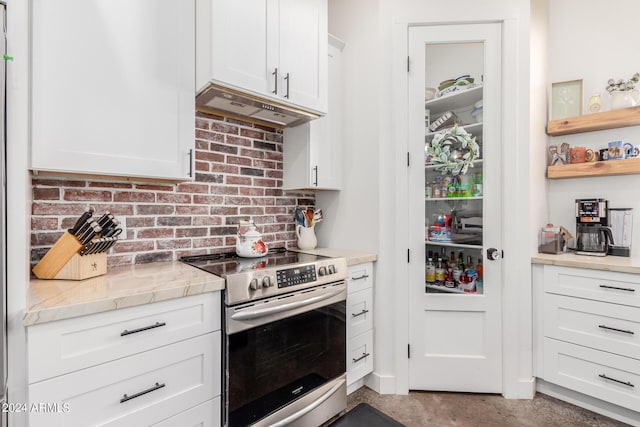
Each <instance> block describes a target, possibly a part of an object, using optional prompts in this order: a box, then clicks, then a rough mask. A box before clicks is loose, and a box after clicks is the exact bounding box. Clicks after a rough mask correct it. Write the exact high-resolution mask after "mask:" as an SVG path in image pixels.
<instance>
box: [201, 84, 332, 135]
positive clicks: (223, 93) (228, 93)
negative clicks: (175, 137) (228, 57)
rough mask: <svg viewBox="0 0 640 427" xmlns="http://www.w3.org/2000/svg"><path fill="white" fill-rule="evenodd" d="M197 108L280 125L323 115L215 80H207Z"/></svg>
mask: <svg viewBox="0 0 640 427" xmlns="http://www.w3.org/2000/svg"><path fill="white" fill-rule="evenodd" d="M196 110H198V111H202V112H207V113H214V114H220V115H224V116H227V117H233V118H237V119H244V120H247V121H250V122H254V123H258V124H264V125H269V126H275V127H278V128H285V127H290V126H297V125H300V124H302V123H306V122H309V121H311V120H315V119H318V118H320V117H321V116H320V115H318V114H315V113H312V112H310V111H305V110H301V109H298V108H295V107H292V106H290V105H286V104H281V103H278V102H277V101H274V100H271V99H267V98H261V97H259V96H256V95H250V94H247V93H243V92H240V91H238V90H234V89H229V88H227V87H224V86H220V85H217V84H215V83H210V84H208V85H207V86H206V87H205V88H204V89H202V90H201V91H200V93H198V94H197V95H196Z"/></svg>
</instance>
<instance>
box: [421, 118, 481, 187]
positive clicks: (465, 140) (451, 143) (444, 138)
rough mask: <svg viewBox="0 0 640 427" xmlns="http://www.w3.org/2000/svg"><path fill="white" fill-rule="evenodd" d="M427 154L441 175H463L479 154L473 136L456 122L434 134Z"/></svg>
mask: <svg viewBox="0 0 640 427" xmlns="http://www.w3.org/2000/svg"><path fill="white" fill-rule="evenodd" d="M427 154H429V155H431V163H432V164H434V165H436V168H435V169H436V170H437V171H438V172H442V175H446V174H451V175H453V176H456V175H465V174H466V173H467V170H468V169H469V167H473V161H474V160H475V159H476V158H477V157H478V156H479V155H480V146H479V145H478V143H477V142H476V137H475V136H471V134H470V133H468V132H467V131H466V130H464V129H462V128H460V127H458V125H457V124H456V125H454V126H453V127H452V128H450V129H446V130H443V131H442V132H438V133H437V134H435V136H434V137H433V140H432V141H431V144H429V145H428V146H427Z"/></svg>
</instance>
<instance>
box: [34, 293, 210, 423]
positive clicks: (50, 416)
mask: <svg viewBox="0 0 640 427" xmlns="http://www.w3.org/2000/svg"><path fill="white" fill-rule="evenodd" d="M219 301H220V294H219V293H209V294H202V295H194V296H189V297H185V298H179V299H174V300H169V301H163V302H159V303H155V304H148V305H143V306H139V307H131V308H126V309H122V310H117V311H112V312H106V313H99V314H94V315H88V316H83V317H78V318H73V319H66V320H62V321H58V322H51V323H45V324H41V325H35V326H32V327H30V328H29V330H28V352H29V358H28V360H29V367H30V371H29V406H30V407H31V408H40V407H42V408H43V409H42V410H41V411H30V414H29V425H30V427H37V426H47V427H49V426H90V425H91V426H94V425H101V426H148V425H155V424H156V423H160V424H159V425H163V426H169V425H203V426H217V425H220V416H219V414H220V396H221V382H222V381H221V355H222V338H221V331H220V319H221V317H220V314H221V313H220V308H219V307H220V305H219ZM150 322H151V323H150ZM123 326H124V328H123ZM104 331H109V333H105V332H104ZM92 333H94V334H95V337H92ZM47 346H50V348H51V351H47V350H46V349H47ZM100 355H102V357H100ZM46 405H49V406H48V407H47V406H46ZM192 421H193V422H192ZM199 423H200V424H199Z"/></svg>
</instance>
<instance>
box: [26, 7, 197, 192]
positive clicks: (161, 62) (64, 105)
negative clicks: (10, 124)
mask: <svg viewBox="0 0 640 427" xmlns="http://www.w3.org/2000/svg"><path fill="white" fill-rule="evenodd" d="M32 11H33V19H32V43H33V44H32V45H33V49H32V61H33V62H32V68H31V69H32V104H31V105H32V109H31V113H32V120H31V123H32V132H31V134H32V136H31V144H32V154H31V167H32V169H35V170H52V171H63V172H79V173H91V174H104V175H117V176H133V177H135V176H140V177H157V178H170V179H185V178H188V177H189V174H190V172H191V167H190V165H191V163H190V161H191V151H190V150H191V149H192V148H193V146H194V132H195V129H194V121H195V113H194V96H193V86H194V67H195V51H194V49H193V46H194V43H195V41H194V16H195V9H194V2H193V1H187V2H183V1H180V2H175V1H169V0H141V1H136V2H130V1H125V0H116V1H100V0H87V1H77V0H59V1H55V2H51V1H46V0H34V2H33V7H32Z"/></svg>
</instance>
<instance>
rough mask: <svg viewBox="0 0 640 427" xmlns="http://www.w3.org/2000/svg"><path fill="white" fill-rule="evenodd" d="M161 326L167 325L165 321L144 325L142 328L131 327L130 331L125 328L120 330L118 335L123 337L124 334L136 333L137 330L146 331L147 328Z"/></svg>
mask: <svg viewBox="0 0 640 427" xmlns="http://www.w3.org/2000/svg"><path fill="white" fill-rule="evenodd" d="M162 326H167V323H166V322H162V323H160V322H156V323H155V324H153V325H150V326H145V327H143V328H138V329H133V330H131V331H128V330H126V329H125V330H124V331H122V332H120V336H121V337H124V336H125V335H131V334H137V333H138V332H142V331H148V330H149V329H155V328H160V327H162Z"/></svg>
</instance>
